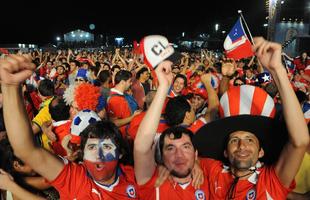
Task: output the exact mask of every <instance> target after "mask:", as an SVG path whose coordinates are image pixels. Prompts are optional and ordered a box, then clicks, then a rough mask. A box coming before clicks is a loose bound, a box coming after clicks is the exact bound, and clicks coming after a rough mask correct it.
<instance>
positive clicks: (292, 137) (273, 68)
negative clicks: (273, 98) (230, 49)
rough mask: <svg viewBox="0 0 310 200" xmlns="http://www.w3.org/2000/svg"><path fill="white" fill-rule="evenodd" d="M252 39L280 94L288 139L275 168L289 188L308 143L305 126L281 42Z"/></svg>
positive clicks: (258, 55) (255, 49)
mask: <svg viewBox="0 0 310 200" xmlns="http://www.w3.org/2000/svg"><path fill="white" fill-rule="evenodd" d="M254 42H255V45H254V48H253V50H254V51H255V52H256V56H257V57H258V59H259V61H260V62H261V63H262V65H263V66H265V67H266V68H267V70H268V71H269V72H270V73H271V74H272V77H273V79H274V80H275V83H276V85H277V87H278V91H279V93H280V96H281V101H282V105H283V114H284V118H285V122H286V126H287V129H288V133H289V141H288V143H287V144H286V145H285V147H284V149H283V151H282V152H281V155H280V157H279V160H278V161H277V163H276V165H275V171H276V174H277V175H278V177H279V179H280V181H281V182H282V184H284V185H285V186H287V187H288V186H289V185H290V184H291V182H292V181H293V179H294V177H295V175H296V173H297V172H298V169H299V167H300V164H301V162H302V159H303V157H304V153H305V151H306V149H307V146H308V144H309V133H308V128H307V125H306V122H305V119H304V116H303V113H302V111H301V108H300V105H299V103H298V100H297V97H296V95H295V93H294V90H293V88H292V86H291V84H290V81H289V79H288V77H287V74H286V70H285V67H284V66H283V65H282V62H281V45H280V44H277V43H273V42H268V41H266V40H264V39H263V38H255V39H254Z"/></svg>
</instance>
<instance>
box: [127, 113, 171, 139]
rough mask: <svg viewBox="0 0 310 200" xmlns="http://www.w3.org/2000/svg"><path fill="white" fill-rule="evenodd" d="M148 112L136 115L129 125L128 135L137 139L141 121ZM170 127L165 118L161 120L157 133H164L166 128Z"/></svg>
mask: <svg viewBox="0 0 310 200" xmlns="http://www.w3.org/2000/svg"><path fill="white" fill-rule="evenodd" d="M145 114H146V112H141V113H140V114H138V115H136V116H134V117H133V118H132V120H131V122H130V124H129V127H128V129H127V133H128V135H129V136H130V137H131V139H133V140H134V139H135V138H136V135H137V131H138V128H139V126H140V124H141V121H142V120H143V117H144V116H145ZM167 128H168V125H167V124H166V121H165V120H162V119H161V120H160V121H159V124H158V127H157V131H156V132H157V133H162V132H163V131H164V130H166V129H167Z"/></svg>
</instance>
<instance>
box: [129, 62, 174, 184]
mask: <svg viewBox="0 0 310 200" xmlns="http://www.w3.org/2000/svg"><path fill="white" fill-rule="evenodd" d="M171 65H172V63H171V62H170V61H164V62H162V63H160V64H159V65H158V67H157V68H156V70H155V72H156V75H157V78H158V82H159V87H158V88H157V92H156V94H155V97H154V99H153V101H152V104H151V106H150V107H149V109H148V111H147V112H146V115H145V116H144V118H143V120H142V122H141V124H140V126H139V129H138V132H137V136H136V139H135V142H134V168H135V176H136V180H137V183H138V184H139V185H142V184H145V183H146V182H148V181H149V180H150V179H151V177H152V175H153V173H154V171H155V168H156V164H155V159H154V149H152V145H153V142H154V137H155V134H156V130H157V127H158V124H159V120H160V115H161V111H162V109H163V105H164V102H165V99H166V96H167V92H168V90H169V86H170V85H171V82H172V72H171Z"/></svg>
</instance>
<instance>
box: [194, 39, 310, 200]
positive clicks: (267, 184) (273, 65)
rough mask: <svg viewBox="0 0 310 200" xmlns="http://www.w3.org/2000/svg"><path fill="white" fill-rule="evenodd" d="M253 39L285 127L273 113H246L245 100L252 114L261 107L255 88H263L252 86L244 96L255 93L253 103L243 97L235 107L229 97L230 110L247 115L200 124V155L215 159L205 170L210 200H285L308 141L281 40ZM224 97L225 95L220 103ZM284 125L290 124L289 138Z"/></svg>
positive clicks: (198, 136) (207, 162)
mask: <svg viewBox="0 0 310 200" xmlns="http://www.w3.org/2000/svg"><path fill="white" fill-rule="evenodd" d="M254 42H255V45H254V47H253V50H254V51H255V52H256V56H257V57H258V59H259V61H260V62H261V63H262V65H263V66H265V67H266V68H267V70H268V71H269V72H270V73H271V75H272V76H273V79H274V80H275V82H276V85H277V87H278V90H279V93H280V96H281V100H282V103H283V114H284V119H285V122H286V126H285V125H283V124H281V123H279V121H277V120H276V119H272V118H271V117H268V115H267V116H266V115H265V116H262V115H260V116H253V115H250V114H244V111H246V110H247V108H245V107H247V106H245V107H244V105H245V104H247V105H248V106H250V108H251V109H250V110H248V111H250V113H252V111H254V110H255V109H256V108H255V107H253V105H254V104H253V101H255V100H258V101H260V102H262V100H264V99H260V98H258V97H257V95H256V94H255V93H256V92H259V91H258V90H255V88H254V87H253V89H252V90H247V91H248V92H246V93H247V94H243V95H245V96H244V97H245V98H244V99H245V100H248V98H247V97H249V96H251V95H252V96H253V97H254V96H255V97H256V98H253V99H254V100H253V101H252V102H249V101H248V102H247V103H245V101H244V102H241V100H240V102H239V101H237V102H236V103H237V105H236V107H231V106H232V105H233V104H232V102H230V104H229V106H230V109H229V110H227V109H226V110H225V112H226V113H227V111H229V112H230V113H232V111H235V110H237V109H239V106H240V110H241V111H240V114H241V113H243V114H242V115H234V116H230V117H225V118H223V119H221V120H217V121H214V122H211V123H208V124H207V125H205V126H204V127H203V128H201V129H200V130H199V131H198V132H197V133H196V135H195V138H194V144H195V145H196V146H197V148H198V151H199V153H200V155H201V156H205V157H210V158H214V159H216V160H213V159H207V160H206V165H205V166H206V168H205V169H204V171H205V172H206V174H207V176H208V178H207V179H208V182H209V189H210V190H209V195H210V199H234V200H241V199H262V200H267V199H277V200H280V199H283V200H284V199H286V196H287V194H288V193H289V192H290V191H291V190H292V189H293V188H294V186H295V183H294V177H295V175H296V173H297V171H298V169H299V167H300V164H301V161H302V159H303V156H304V153H305V151H306V149H307V147H308V144H309V133H308V129H307V125H306V123H305V120H304V119H303V113H302V111H301V109H300V105H299V103H298V100H297V98H296V95H295V93H294V91H293V89H292V87H291V86H290V82H289V80H288V78H287V74H286V71H285V68H284V66H283V65H282V63H281V45H279V44H276V43H272V42H268V41H265V40H264V39H263V38H255V39H254ZM242 87H243V86H242ZM249 87H251V86H249ZM238 89H240V90H243V88H241V87H240V88H238ZM236 91H237V90H236ZM244 91H246V90H244ZM249 91H252V92H253V93H252V94H250V93H251V92H249ZM246 95H247V96H246ZM223 96H227V95H226V94H224V95H223ZM226 98H227V97H226ZM236 98H238V97H237V96H235V98H234V99H233V100H232V101H236ZM222 100H223V101H224V100H225V98H224V99H223V98H222V99H221V103H222ZM267 104H270V102H269V103H267ZM251 106H252V107H251ZM267 107H268V105H266V104H264V106H263V107H261V109H262V110H261V111H262V114H263V113H266V111H267V110H268V108H267ZM292 113H294V115H292ZM284 127H287V132H288V138H289V139H288V141H286V139H285V137H286V135H285V132H286V130H283V129H284ZM219 160H221V161H219ZM259 160H260V161H259ZM262 161H263V162H262Z"/></svg>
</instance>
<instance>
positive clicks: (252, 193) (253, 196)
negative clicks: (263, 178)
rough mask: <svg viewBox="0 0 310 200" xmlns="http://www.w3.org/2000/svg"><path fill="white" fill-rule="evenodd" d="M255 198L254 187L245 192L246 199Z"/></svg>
mask: <svg viewBox="0 0 310 200" xmlns="http://www.w3.org/2000/svg"><path fill="white" fill-rule="evenodd" d="M255 199H256V192H255V190H254V189H251V190H249V191H248V193H247V194H246V200H255Z"/></svg>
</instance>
